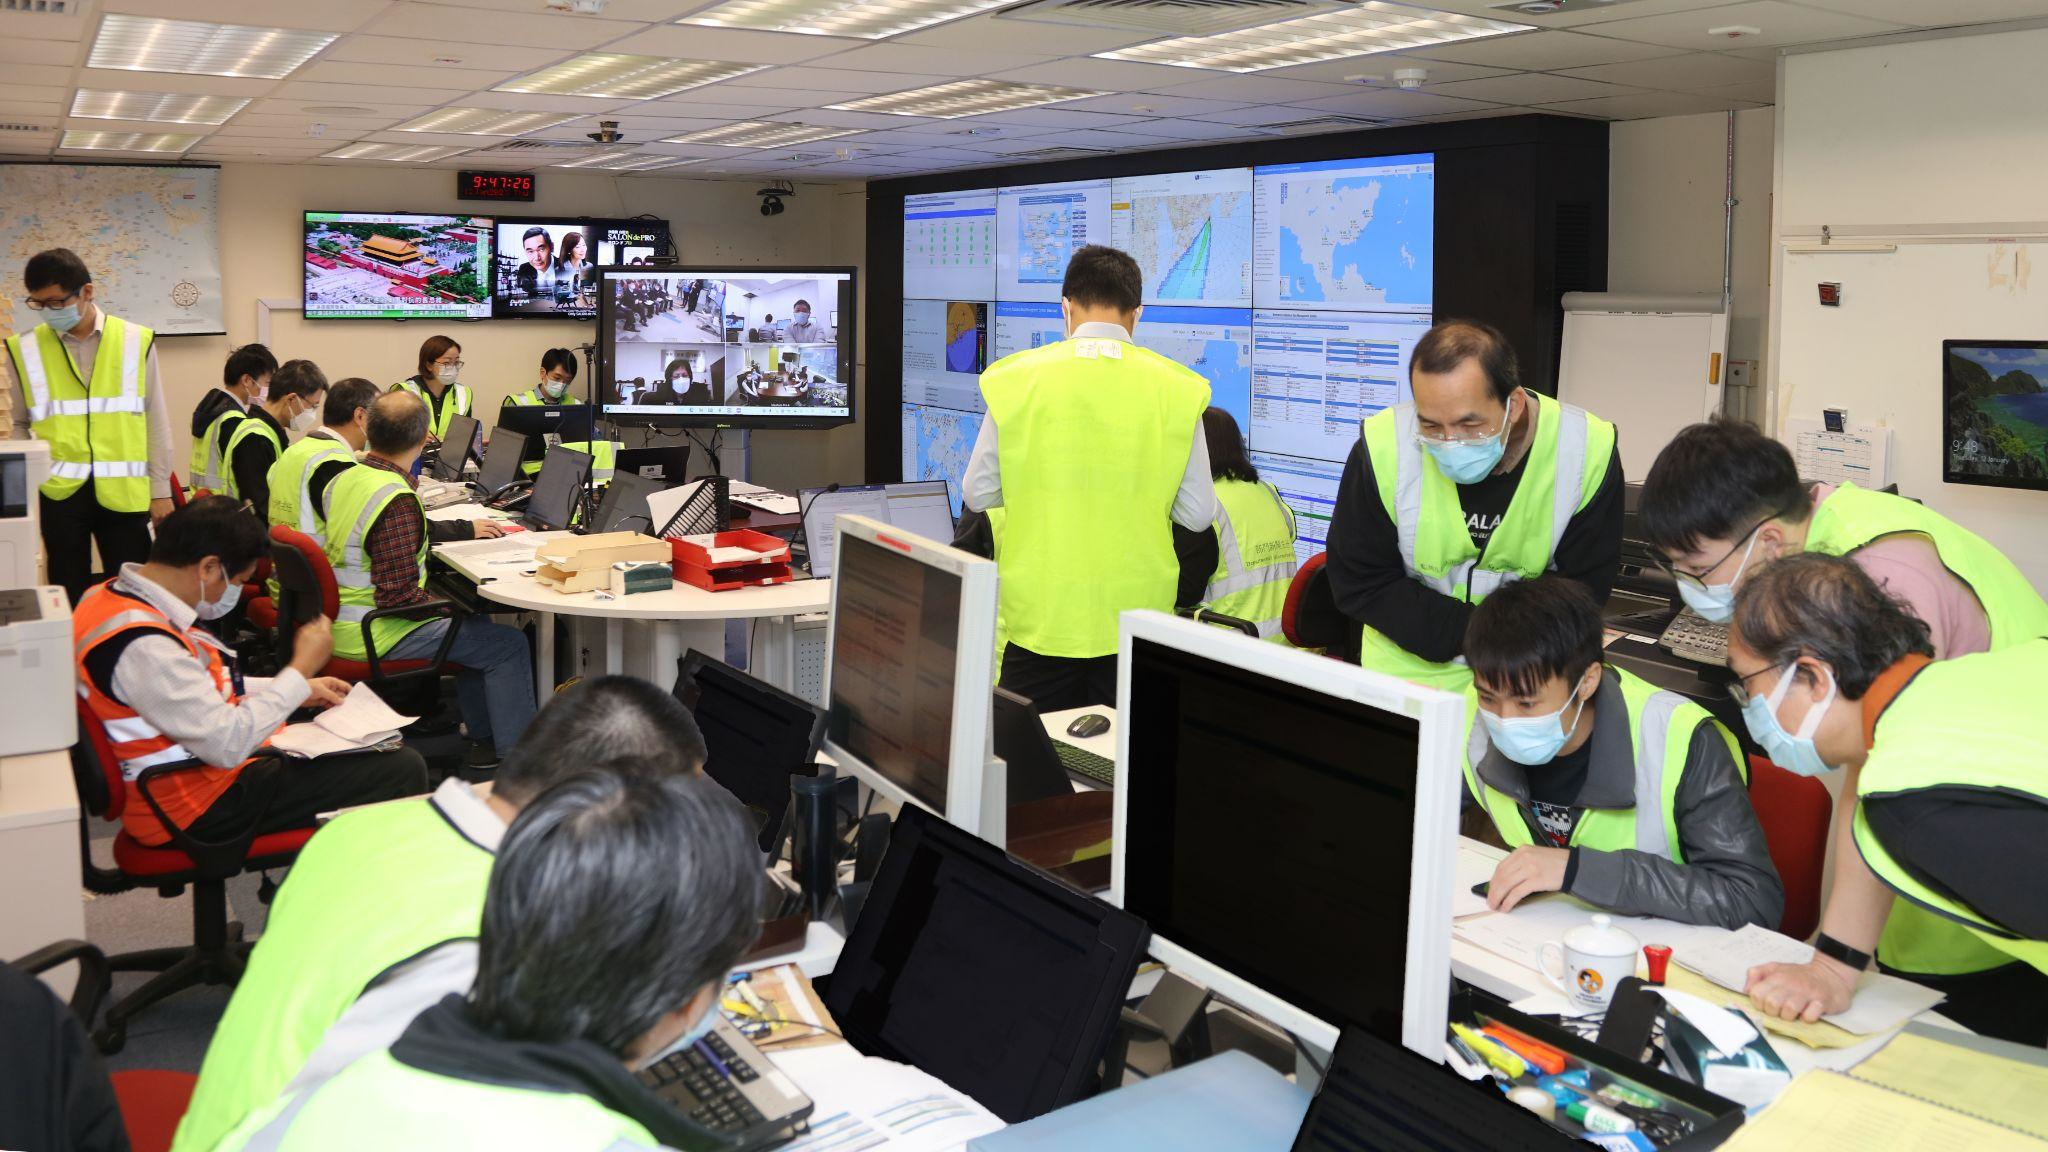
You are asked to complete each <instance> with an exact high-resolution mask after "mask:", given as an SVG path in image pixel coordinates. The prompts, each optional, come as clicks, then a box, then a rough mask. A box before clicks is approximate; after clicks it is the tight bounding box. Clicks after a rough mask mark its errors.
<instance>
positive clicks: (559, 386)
mask: <svg viewBox="0 0 2048 1152" xmlns="http://www.w3.org/2000/svg"><path fill="white" fill-rule="evenodd" d="M540 390H541V394H542V395H545V396H555V397H560V396H561V395H562V394H563V393H566V392H567V391H569V382H568V381H567V380H554V379H550V378H548V377H545V376H543V377H541V381H540Z"/></svg>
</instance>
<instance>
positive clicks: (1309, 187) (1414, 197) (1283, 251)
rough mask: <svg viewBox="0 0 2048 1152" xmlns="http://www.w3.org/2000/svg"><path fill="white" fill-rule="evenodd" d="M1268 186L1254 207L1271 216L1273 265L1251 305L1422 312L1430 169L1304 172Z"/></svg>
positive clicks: (1430, 249) (1430, 255)
mask: <svg viewBox="0 0 2048 1152" xmlns="http://www.w3.org/2000/svg"><path fill="white" fill-rule="evenodd" d="M1274 183H1275V184H1277V185H1278V187H1277V188H1269V189H1262V190H1261V192H1262V203H1261V205H1260V212H1261V215H1267V214H1268V213H1270V215H1271V222H1270V227H1271V228H1272V229H1273V236H1274V247H1275V258H1276V260H1277V265H1276V266H1275V267H1274V268H1273V271H1272V276H1271V279H1270V280H1269V281H1268V282H1266V283H1262V284H1261V285H1260V289H1261V291H1260V292H1259V294H1258V295H1259V303H1261V304H1264V305H1290V304H1308V303H1314V304H1322V305H1324V306H1326V307H1336V308H1365V309H1386V310H1392V311H1428V310H1429V307H1430V302H1431V290H1432V280H1433V276H1432V270H1433V268H1434V263H1435V254H1434V246H1435V239H1434V230H1435V208H1434V203H1435V198H1434V195H1433V193H1434V183H1433V174H1432V173H1429V172H1415V173H1406V174H1394V175H1388V174H1384V173H1374V174H1371V175H1332V174H1331V173H1329V172H1304V173H1301V174H1299V175H1294V176H1282V177H1276V178H1274ZM1268 194H1270V195H1268ZM1267 226H1268V225H1267V224H1266V222H1265V221H1262V222H1261V228H1262V230H1263V228H1265V227H1267Z"/></svg>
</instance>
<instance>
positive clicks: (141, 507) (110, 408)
mask: <svg viewBox="0 0 2048 1152" xmlns="http://www.w3.org/2000/svg"><path fill="white" fill-rule="evenodd" d="M151 336H152V334H151V332H150V331H149V329H147V328H144V327H142V326H141V325H139V324H130V323H128V322H127V321H125V320H122V319H121V318H120V317H118V316H107V317H104V318H103V320H102V321H101V327H100V334H99V346H98V349H97V351H96V352H95V353H94V357H93V364H92V366H91V368H90V369H89V371H90V380H87V379H84V378H81V377H80V375H79V370H78V365H77V364H76V363H75V362H74V361H73V360H72V358H71V351H70V349H68V348H66V347H65V346H64V340H63V337H62V336H61V335H60V334H58V333H57V332H55V331H54V330H52V329H51V328H50V326H49V325H48V324H47V323H44V324H38V325H36V326H35V327H34V328H32V329H30V330H29V332H28V333H26V334H25V335H15V336H10V337H8V338H7V350H8V354H9V356H10V358H11V359H12V361H13V362H14V365H15V367H16V369H17V373H16V374H17V376H18V377H19V379H20V380H21V386H22V392H23V399H24V400H25V401H26V404H25V407H26V408H27V409H28V416H29V422H30V426H31V428H30V430H31V433H32V434H33V435H34V436H35V437H36V438H37V439H39V440H42V441H44V442H46V443H48V444H49V445H50V455H51V461H50V464H51V467H50V474H49V476H48V478H47V479H45V480H44V481H43V483H42V486H41V489H40V490H41V492H42V494H43V495H44V496H47V497H49V498H50V499H52V500H64V499H67V498H69V497H70V496H71V495H72V494H73V493H75V492H76V491H78V489H79V488H80V487H82V486H83V485H84V483H85V481H86V480H88V479H92V480H96V481H104V483H101V484H98V485H96V488H95V497H96V498H97V500H98V502H99V503H100V505H101V506H102V507H105V508H107V509H108V510H109V511H113V512H141V511H145V510H147V509H148V507H149V501H150V489H149V483H148V477H149V425H148V418H147V416H146V415H145V407H146V404H145V399H144V392H145V388H146V383H145V380H144V377H143V373H144V371H145V370H146V367H147V365H146V357H147V355H148V351H149V341H150V339H151ZM58 357H61V358H62V363H63V375H62V376H61V377H59V376H57V375H56V368H55V365H56V359H55V358H58ZM61 392H68V393H71V394H69V395H61V394H60V393H61ZM94 416H103V417H111V418H110V419H103V420H99V421H95V420H93V417H94Z"/></svg>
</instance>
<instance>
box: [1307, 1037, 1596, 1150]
mask: <svg viewBox="0 0 2048 1152" xmlns="http://www.w3.org/2000/svg"><path fill="white" fill-rule="evenodd" d="M1585 1147H1588V1145H1586V1144H1582V1143H1580V1142H1579V1141H1577V1140H1574V1139H1573V1138H1572V1137H1570V1136H1567V1135H1566V1134H1565V1133H1563V1132H1561V1131H1559V1130H1558V1129H1556V1128H1553V1127H1551V1126H1550V1125H1549V1124H1546V1123H1544V1122H1543V1121H1542V1120H1540V1119H1538V1118H1537V1117H1536V1115H1535V1114H1534V1113H1532V1112H1529V1111H1527V1110H1526V1109H1524V1108H1522V1107H1521V1106H1520V1105H1519V1104H1514V1103H1511V1102H1510V1101H1509V1100H1508V1099H1507V1097H1505V1096H1502V1095H1501V1094H1500V1090H1499V1089H1497V1088H1495V1087H1494V1086H1493V1081H1491V1080H1484V1081H1480V1082H1478V1083H1472V1082H1469V1081H1467V1080H1466V1079H1465V1078H1464V1077H1462V1076H1459V1075H1458V1074H1457V1073H1456V1072H1453V1071H1451V1070H1450V1069H1449V1068H1446V1067H1445V1066H1443V1065H1442V1064H1438V1063H1436V1062H1435V1061H1433V1060H1430V1059H1429V1058H1428V1057H1426V1056H1420V1055H1417V1054H1416V1053H1414V1052H1410V1051H1409V1050H1408V1049H1406V1048H1404V1047H1402V1046H1401V1045H1399V1044H1390V1043H1388V1042H1387V1041H1385V1040H1382V1039H1380V1038H1379V1037H1377V1036H1375V1035H1373V1034H1372V1033H1371V1032H1369V1031H1367V1030H1365V1029H1363V1028H1359V1027H1351V1028H1346V1029H1345V1030H1344V1032H1343V1034H1342V1035H1341V1036H1340V1037H1339V1038H1338V1040H1337V1050H1336V1051H1335V1052H1333V1053H1331V1055H1330V1071H1329V1073H1328V1074H1327V1075H1326V1076H1324V1077H1323V1086H1322V1088H1321V1090H1320V1091H1318V1092H1317V1093H1316V1098H1315V1102H1314V1103H1312V1104H1310V1105H1309V1109H1308V1115H1307V1116H1306V1117H1305V1118H1303V1120H1302V1122H1301V1131H1300V1132H1299V1133H1298V1134H1297V1135H1296V1136H1295V1138H1294V1148H1293V1152H1359V1150H1360V1149H1368V1148H1369V1149H1372V1150H1373V1152H1466V1150H1467V1149H1472V1148H1486V1149H1492V1150H1498V1152H1551V1150H1553V1149H1555V1150H1557V1152H1570V1150H1571V1149H1574V1148H1585Z"/></svg>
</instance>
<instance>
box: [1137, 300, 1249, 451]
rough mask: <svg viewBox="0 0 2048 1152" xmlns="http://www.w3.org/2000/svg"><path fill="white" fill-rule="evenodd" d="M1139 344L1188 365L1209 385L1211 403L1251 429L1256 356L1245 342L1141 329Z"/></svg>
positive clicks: (1242, 427)
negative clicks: (1254, 357)
mask: <svg viewBox="0 0 2048 1152" xmlns="http://www.w3.org/2000/svg"><path fill="white" fill-rule="evenodd" d="M1138 328H1139V332H1138V342H1139V343H1141V344H1143V345H1144V346H1145V347H1147V348H1150V349H1151V350H1152V351H1154V352H1157V353H1159V354H1160V355H1161V356H1164V357H1166V358H1167V359H1169V360H1172V361H1174V362H1175V363H1177V364H1185V365H1187V366H1188V367H1190V368H1193V369H1194V370H1195V371H1196V372H1197V373H1200V374H1201V377H1202V379H1204V380H1207V381H1208V382H1209V403H1211V404H1213V405H1215V406H1216V407H1218V408H1221V409H1223V410H1224V411H1226V412H1228V413H1230V414H1231V415H1232V416H1235V417H1237V426H1238V427H1239V428H1240V429H1245V428H1250V427H1251V401H1252V356H1251V349H1250V348H1248V347H1246V346H1245V344H1244V343H1243V342H1242V341H1238V340H1219V339H1203V338H1191V337H1182V336H1165V337H1161V336H1158V335H1155V334H1153V333H1150V332H1146V331H1145V330H1144V325H1142V324H1140V325H1139V326H1138Z"/></svg>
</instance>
